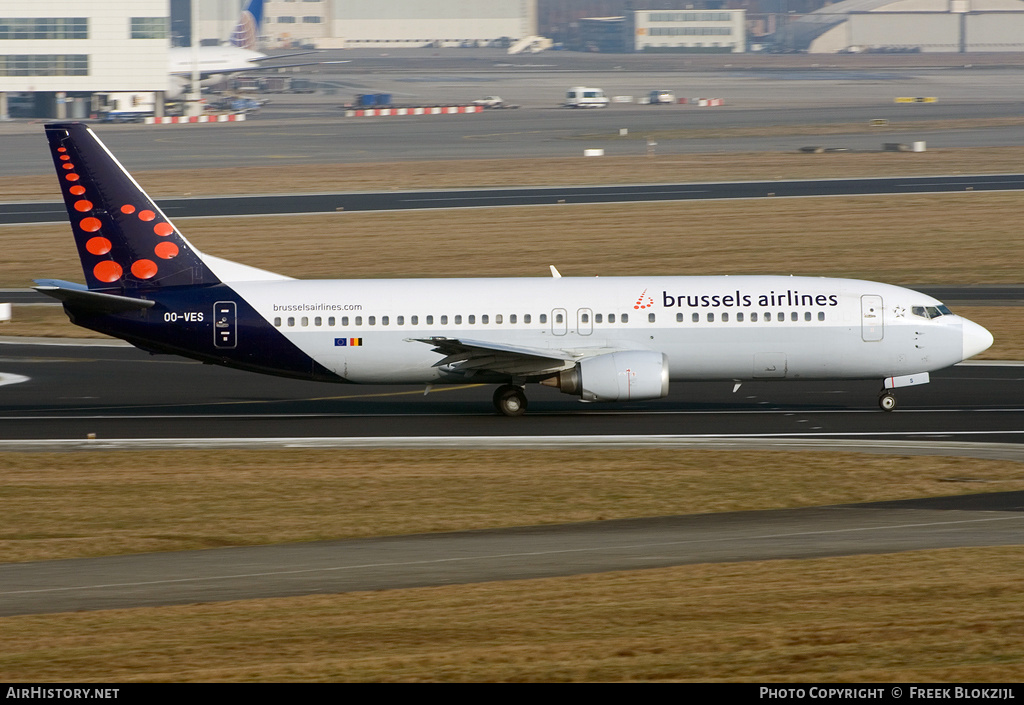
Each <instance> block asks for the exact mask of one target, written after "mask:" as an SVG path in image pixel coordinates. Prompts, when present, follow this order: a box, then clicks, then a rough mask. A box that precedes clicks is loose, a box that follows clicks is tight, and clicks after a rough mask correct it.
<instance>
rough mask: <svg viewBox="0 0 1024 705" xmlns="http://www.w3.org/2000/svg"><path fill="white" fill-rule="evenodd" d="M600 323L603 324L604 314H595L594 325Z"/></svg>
mask: <svg viewBox="0 0 1024 705" xmlns="http://www.w3.org/2000/svg"><path fill="white" fill-rule="evenodd" d="M602 322H604V314H600V313H595V314H594V323H602Z"/></svg>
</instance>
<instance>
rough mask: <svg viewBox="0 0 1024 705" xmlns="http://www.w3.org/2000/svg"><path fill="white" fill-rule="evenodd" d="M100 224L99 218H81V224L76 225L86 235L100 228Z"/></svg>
mask: <svg viewBox="0 0 1024 705" xmlns="http://www.w3.org/2000/svg"><path fill="white" fill-rule="evenodd" d="M102 225H103V224H102V223H101V222H100V219H99V218H82V222H81V223H79V224H78V227H80V228H81V229H82V230H84V231H85V232H87V233H94V232H96V231H97V230H99V229H100V228H101V227H102Z"/></svg>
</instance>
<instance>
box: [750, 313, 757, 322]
mask: <svg viewBox="0 0 1024 705" xmlns="http://www.w3.org/2000/svg"><path fill="white" fill-rule="evenodd" d="M750 322H751V323H757V312H756V311H755V312H754V313H752V314H750Z"/></svg>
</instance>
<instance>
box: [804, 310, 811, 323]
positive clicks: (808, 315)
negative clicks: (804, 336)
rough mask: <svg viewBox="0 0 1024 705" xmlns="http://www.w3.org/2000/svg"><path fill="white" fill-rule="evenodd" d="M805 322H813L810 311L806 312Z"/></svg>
mask: <svg viewBox="0 0 1024 705" xmlns="http://www.w3.org/2000/svg"><path fill="white" fill-rule="evenodd" d="M804 320H805V321H809V320H811V312H810V311H804Z"/></svg>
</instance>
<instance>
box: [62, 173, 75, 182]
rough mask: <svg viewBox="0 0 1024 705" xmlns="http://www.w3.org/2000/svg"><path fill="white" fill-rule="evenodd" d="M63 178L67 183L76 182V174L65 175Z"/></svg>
mask: <svg viewBox="0 0 1024 705" xmlns="http://www.w3.org/2000/svg"><path fill="white" fill-rule="evenodd" d="M64 178H65V179H67V180H68V181H78V174H65V175H64Z"/></svg>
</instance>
